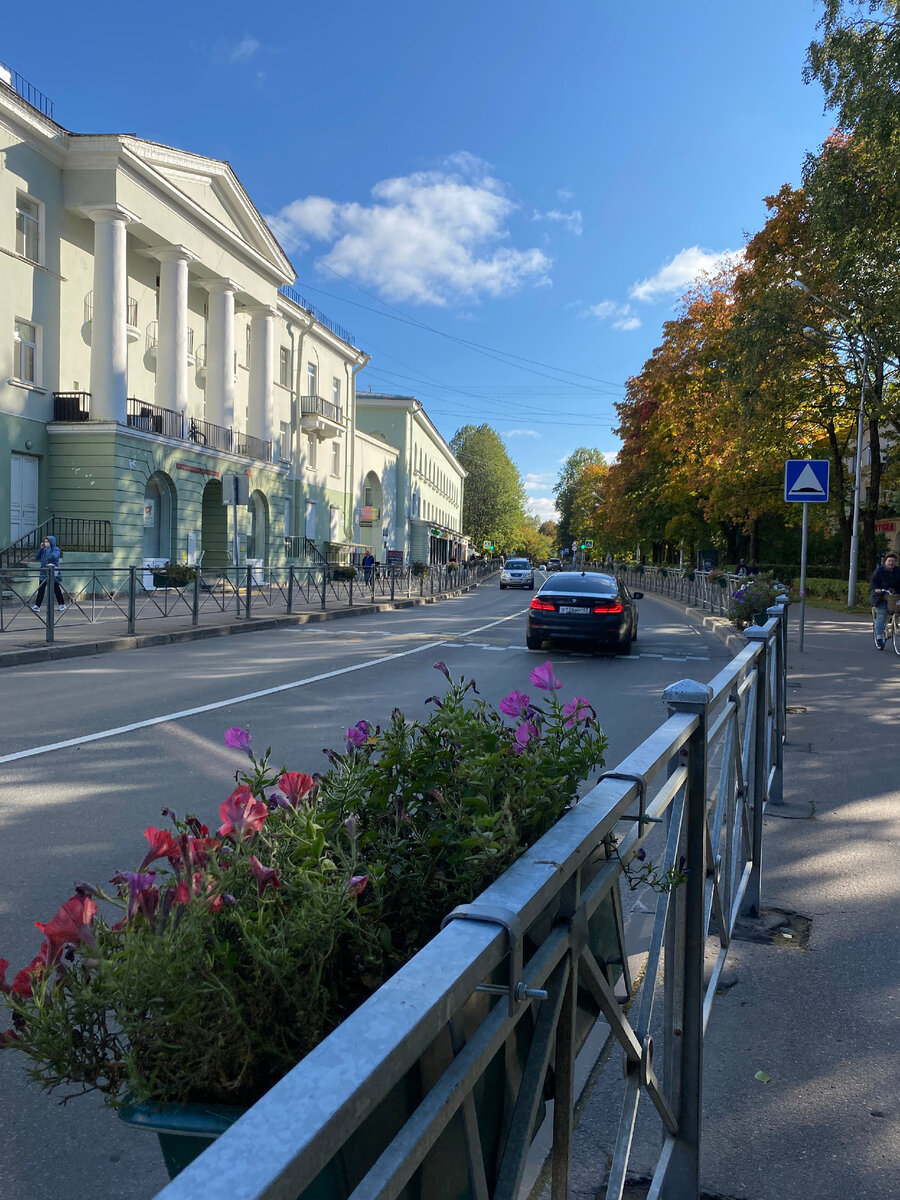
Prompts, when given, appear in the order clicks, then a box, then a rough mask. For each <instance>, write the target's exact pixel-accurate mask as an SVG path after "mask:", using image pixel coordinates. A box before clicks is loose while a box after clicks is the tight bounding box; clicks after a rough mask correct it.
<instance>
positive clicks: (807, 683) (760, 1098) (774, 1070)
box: [571, 608, 900, 1200]
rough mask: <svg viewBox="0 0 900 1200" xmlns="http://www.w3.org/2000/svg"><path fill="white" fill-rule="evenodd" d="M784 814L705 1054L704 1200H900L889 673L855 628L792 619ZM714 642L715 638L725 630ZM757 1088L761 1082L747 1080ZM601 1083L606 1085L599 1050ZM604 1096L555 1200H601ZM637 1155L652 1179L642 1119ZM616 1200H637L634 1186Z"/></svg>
mask: <svg viewBox="0 0 900 1200" xmlns="http://www.w3.org/2000/svg"><path fill="white" fill-rule="evenodd" d="M791 619H792V627H789V633H790V646H789V656H788V706H789V707H788V713H789V716H788V730H787V737H788V740H787V744H786V747H785V772H784V796H785V804H784V805H783V806H781V807H775V806H770V807H769V809H768V811H767V814H766V818H765V831H764V835H763V837H764V840H763V890H762V902H763V913H762V919H761V920H760V921H754V922H747V923H746V924H745V925H743V926H742V927H741V929H740V931H739V933H738V935H737V937H736V940H734V941H733V942H732V946H731V949H730V951H729V956H728V962H727V965H726V968H725V973H724V976H723V980H722V983H723V987H722V988H721V989H720V994H719V995H717V997H716V1001H715V1004H714V1005H713V1009H712V1014H711V1017H710V1022H709V1028H708V1032H707V1038H706V1044H705V1050H704V1096H703V1108H704V1127H703V1157H702V1172H701V1183H702V1187H703V1193H704V1198H705V1200H725V1198H728V1200H733V1198H734V1200H795V1198H796V1200H800V1198H801V1197H806V1196H813V1197H815V1200H851V1198H852V1200H856V1198H859V1200H893V1198H896V1197H897V1196H900V1024H898V1017H900V768H898V766H897V762H896V758H895V755H894V754H893V745H892V741H893V734H894V731H895V729H896V721H895V712H896V711H897V704H898V700H900V658H897V656H896V655H895V654H894V653H893V652H892V651H891V649H890V647H888V649H887V650H886V651H883V652H881V653H879V652H878V651H877V650H876V649H875V648H874V646H873V644H872V637H871V632H870V625H869V623H868V622H866V621H862V620H859V619H855V618H853V617H846V616H842V615H839V614H836V613H831V612H828V611H825V610H816V609H811V608H807V612H806V630H805V640H804V650H803V653H802V654H801V653H800V652H799V650H798V648H797V627H796V625H797V622H796V612H795V611H793V612H792V613H791ZM723 632H724V630H723ZM757 1072H762V1073H763V1075H764V1076H768V1079H767V1080H766V1079H761V1078H757ZM604 1074H605V1075H606V1076H607V1077H609V1076H618V1075H619V1053H618V1051H617V1050H616V1049H615V1048H613V1050H612V1056H611V1059H610V1061H609V1063H608V1065H607V1067H606V1069H605V1072H604ZM608 1102H609V1091H608V1090H607V1088H606V1087H604V1086H598V1087H597V1088H596V1090H595V1091H594V1092H593V1094H592V1095H591V1096H590V1097H586V1096H585V1097H582V1101H581V1105H582V1107H583V1111H582V1114H581V1121H580V1126H579V1130H578V1134H577V1141H576V1153H575V1156H574V1160H575V1161H574V1163H573V1168H574V1169H573V1187H572V1192H571V1195H572V1197H573V1198H577V1200H587V1198H588V1197H590V1198H591V1200H593V1198H594V1197H595V1196H597V1195H598V1194H599V1195H602V1194H603V1193H602V1191H601V1184H602V1182H603V1180H604V1178H605V1176H606V1171H607V1165H608V1162H609V1158H608V1156H609V1154H610V1153H611V1151H612V1146H613V1143H614V1138H615V1121H614V1119H612V1114H611V1112H610V1110H609V1103H608ZM646 1124H647V1127H648V1129H649V1130H651V1132H650V1135H649V1136H648V1135H647V1134H645V1135H644V1136H643V1139H642V1136H641V1134H640V1131H639V1133H638V1136H637V1138H636V1144H635V1156H634V1158H633V1159H632V1162H633V1172H632V1174H633V1175H634V1176H635V1178H636V1179H637V1177H639V1176H641V1173H642V1172H646V1175H647V1177H649V1175H650V1174H651V1172H652V1162H653V1161H654V1160H655V1155H656V1152H657V1150H658V1144H659V1141H658V1134H657V1131H658V1129H659V1122H658V1119H656V1118H655V1117H654V1118H653V1120H652V1121H648V1122H646ZM627 1195H628V1196H629V1198H630V1197H632V1196H634V1197H638V1196H641V1197H642V1196H645V1195H646V1181H645V1183H644V1185H643V1186H642V1185H641V1184H636V1186H635V1188H634V1190H633V1191H631V1192H629V1193H627Z"/></svg>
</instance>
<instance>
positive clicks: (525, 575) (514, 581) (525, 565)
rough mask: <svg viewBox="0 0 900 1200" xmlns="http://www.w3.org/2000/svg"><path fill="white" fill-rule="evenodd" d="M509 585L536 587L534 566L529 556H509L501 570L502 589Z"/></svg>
mask: <svg viewBox="0 0 900 1200" xmlns="http://www.w3.org/2000/svg"><path fill="white" fill-rule="evenodd" d="M508 587H520V588H532V589H533V588H534V567H533V566H532V565H531V563H530V562H529V561H528V559H527V558H508V559H507V560H506V566H505V567H504V568H503V570H502V571H501V572H500V590H501V592H502V591H503V589H504V588H508Z"/></svg>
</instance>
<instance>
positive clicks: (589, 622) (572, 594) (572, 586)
mask: <svg viewBox="0 0 900 1200" xmlns="http://www.w3.org/2000/svg"><path fill="white" fill-rule="evenodd" d="M643 595H644V593H643V592H629V591H628V588H626V587H625V584H624V583H620V582H619V580H617V579H614V578H613V576H612V575H601V574H600V573H599V572H596V571H581V572H576V571H564V572H562V573H561V574H558V575H551V576H550V578H549V579H548V580H547V582H546V583H545V584H544V586H543V587H542V588H541V590H540V591H539V592H538V594H537V595H536V596H535V598H534V599H533V600H532V602H531V607H530V608H529V610H528V630H527V633H526V635H525V645H526V646H527V647H528V649H529V650H540V648H541V646H542V644H543V643H544V642H546V641H549V640H550V639H551V638H559V639H560V640H568V639H571V640H573V641H579V642H589V643H590V644H591V645H594V646H610V647H612V648H614V649H615V650H616V651H617V652H618V653H619V654H630V653H631V643H632V642H633V641H634V640H635V639H636V638H637V634H638V610H637V605H636V604H635V603H634V602H635V600H640V599H641V598H642V597H643Z"/></svg>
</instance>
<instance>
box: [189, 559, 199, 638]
mask: <svg viewBox="0 0 900 1200" xmlns="http://www.w3.org/2000/svg"><path fill="white" fill-rule="evenodd" d="M191 624H192V625H199V624H200V568H199V567H195V568H194V594H193V596H192V597H191Z"/></svg>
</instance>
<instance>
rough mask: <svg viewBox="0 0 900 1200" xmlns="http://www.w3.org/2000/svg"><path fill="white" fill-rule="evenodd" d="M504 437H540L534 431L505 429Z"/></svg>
mask: <svg viewBox="0 0 900 1200" xmlns="http://www.w3.org/2000/svg"><path fill="white" fill-rule="evenodd" d="M503 436H504V437H540V436H541V435H540V434H539V433H538V431H537V430H536V429H507V430H506V432H505V433H504V435H503Z"/></svg>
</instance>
